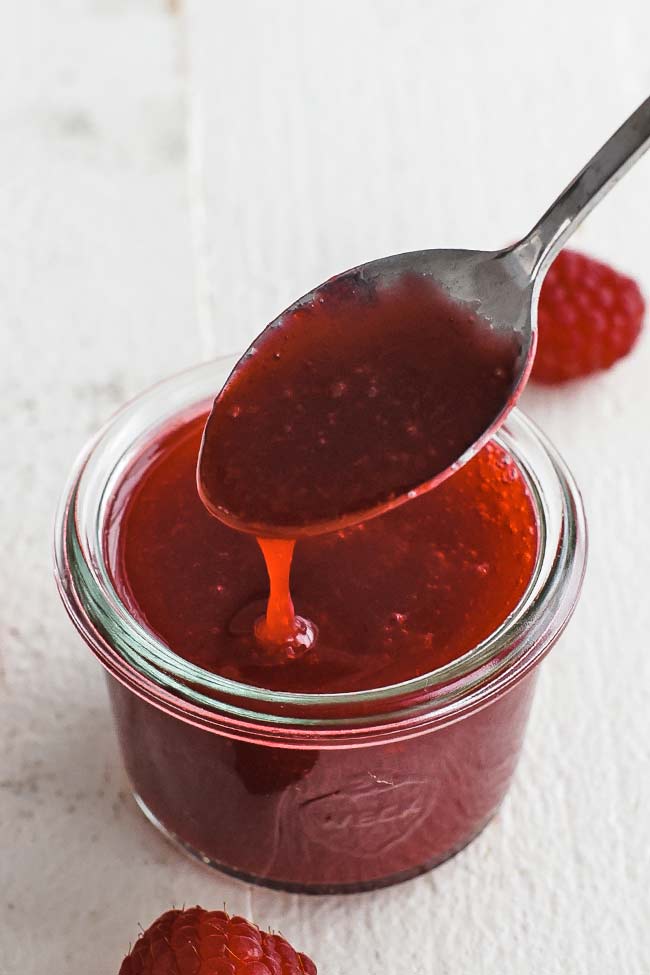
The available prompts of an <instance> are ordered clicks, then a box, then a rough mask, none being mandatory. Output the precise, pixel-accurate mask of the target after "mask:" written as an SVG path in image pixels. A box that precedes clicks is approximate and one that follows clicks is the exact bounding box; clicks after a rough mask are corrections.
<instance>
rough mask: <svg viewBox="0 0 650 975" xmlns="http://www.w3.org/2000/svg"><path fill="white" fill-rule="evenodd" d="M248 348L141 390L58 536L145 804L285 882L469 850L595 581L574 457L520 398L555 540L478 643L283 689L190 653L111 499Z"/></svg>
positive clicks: (78, 612) (99, 440)
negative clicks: (540, 674) (156, 611)
mask: <svg viewBox="0 0 650 975" xmlns="http://www.w3.org/2000/svg"><path fill="white" fill-rule="evenodd" d="M233 364H234V360H231V359H223V360H219V361H216V362H212V363H208V364H206V365H203V366H200V367H198V368H196V369H193V370H190V371H188V372H185V373H182V374H180V375H178V376H174V377H172V378H171V379H169V380H167V381H165V382H163V383H160V384H159V385H157V386H155V387H153V388H152V389H151V390H149V391H148V392H146V393H145V394H143V395H142V396H140V397H139V398H138V399H136V400H134V401H133V402H132V403H130V404H129V405H127V406H126V407H125V408H124V409H123V410H122V411H121V412H120V413H118V414H117V415H116V416H115V417H114V418H113V419H112V420H111V421H110V422H109V423H108V424H107V425H106V426H105V427H104V428H103V429H102V430H101V431H100V433H99V434H98V436H97V437H96V438H95V440H94V441H93V442H92V443H91V444H90V446H89V448H88V449H87V450H86V451H85V453H84V454H83V455H82V457H81V458H80V460H79V461H78V463H77V465H76V467H75V469H74V471H73V473H72V475H71V478H70V481H69V484H68V486H67V488H66V491H65V493H64V497H63V500H62V504H61V507H60V511H59V514H58V518H57V524H56V537H55V558H56V575H57V582H58V585H59V590H60V593H61V596H62V599H63V602H64V604H65V606H66V609H67V611H68V613H69V614H70V617H71V618H72V620H73V622H74V624H75V626H76V627H77V629H78V630H79V632H80V633H81V635H82V637H83V638H84V640H85V641H86V643H87V644H88V646H89V647H90V648H91V649H92V650H93V652H94V653H95V654H96V656H97V657H98V658H99V659H100V661H101V662H102V664H103V665H104V667H105V668H106V671H107V679H108V686H109V692H110V697H111V702H112V707H113V713H114V716H115V722H116V726H117V732H118V736H119V740H120V744H121V749H122V754H123V757H124V762H125V765H126V769H127V772H128V774H129V777H130V780H131V783H132V786H133V791H134V795H135V798H136V800H137V802H138V804H139V806H140V808H141V809H142V810H143V812H144V813H145V815H146V816H147V817H148V818H149V819H150V820H151V822H152V823H154V825H156V826H157V827H158V828H159V829H160V830H161V831H162V832H163V833H165V835H167V836H168V837H169V838H171V839H173V840H174V841H176V842H177V843H178V844H179V845H180V846H182V847H183V848H184V849H185V850H186V851H188V852H190V853H192V854H194V855H195V856H197V857H198V858H199V859H201V860H202V861H204V862H205V863H208V864H210V865H212V866H215V867H217V868H219V869H220V870H223V871H226V872H227V873H231V874H234V875H236V876H238V877H242V878H244V879H247V880H252V881H255V882H257V883H261V884H265V885H267V886H271V887H277V888H281V889H284V890H293V891H303V892H309V893H334V892H346V891H349V892H352V891H361V890H367V889H371V888H374V887H379V886H383V885H386V884H391V883H395V882H397V881H400V880H405V879H407V878H409V877H413V876H415V875H417V874H419V873H421V872H423V871H425V870H428V869H430V868H431V867H434V866H435V865H437V864H439V863H441V862H442V861H444V860H446V859H447V858H448V857H450V856H452V855H453V854H454V853H456V852H457V851H458V850H460V849H461V848H462V847H464V846H465V845H466V844H467V843H468V842H469V841H470V840H471V839H472V838H473V837H474V836H476V835H477V834H478V833H479V832H480V831H481V830H482V829H483V827H484V826H485V825H486V824H487V823H488V821H489V820H490V819H491V817H492V816H493V815H494V813H495V812H496V810H497V808H498V807H499V804H500V803H501V800H502V799H503V797H504V795H505V793H506V791H507V788H508V785H509V783H510V780H511V777H512V774H513V772H514V769H515V766H516V763H517V759H518V757H519V753H520V750H521V744H522V740H523V735H524V731H525V726H526V721H527V718H528V713H529V708H530V703H531V699H532V695H533V690H534V685H535V679H536V674H537V667H538V664H539V663H540V661H541V660H542V658H543V657H544V656H545V655H546V653H547V652H548V651H549V649H550V648H551V647H552V646H553V645H554V644H555V642H556V641H557V639H558V637H559V636H560V634H561V633H562V631H563V629H564V627H565V626H566V624H567V622H568V620H569V618H570V616H571V613H572V612H573V609H574V607H575V605H576V601H577V598H578V595H579V591H580V586H581V582H582V577H583V574H584V568H585V559H586V530H585V522H584V514H583V510H582V505H581V501H580V497H579V494H578V491H577V489H576V487H575V484H574V482H573V480H572V478H571V475H570V474H569V472H568V471H567V469H566V467H565V466H564V464H563V462H562V461H561V459H560V458H559V457H558V455H557V454H556V452H555V451H554V449H553V448H552V447H551V445H550V444H549V443H548V441H547V440H546V439H545V438H544V437H543V436H542V435H541V434H540V433H539V431H538V430H537V429H536V428H535V426H534V425H533V424H532V423H531V422H530V421H529V420H528V419H526V418H525V417H524V415H523V414H521V413H520V412H518V411H513V413H512V414H511V415H510V417H509V418H508V420H507V422H506V424H505V425H504V427H503V428H502V429H501V430H500V431H499V433H498V434H497V436H496V437H495V441H496V442H497V444H499V445H500V446H501V447H502V448H504V449H505V450H506V451H507V452H508V453H509V455H510V456H511V457H512V458H513V459H514V461H515V463H516V465H517V467H518V468H519V470H520V472H521V474H522V475H523V477H524V478H525V481H526V485H527V487H528V490H529V493H530V496H531V499H532V502H533V505H534V509H535V517H536V519H537V531H538V539H539V545H538V553H537V560H536V564H535V567H534V570H533V574H532V578H531V580H530V583H529V585H528V587H527V589H526V592H525V593H524V595H523V597H522V599H521V600H520V602H519V603H518V605H517V606H516V608H515V609H514V611H513V612H511V613H510V614H509V615H508V617H507V618H506V619H505V621H504V622H503V623H502V625H501V626H499V627H498V628H497V629H496V630H495V632H493V633H492V634H491V635H490V636H489V637H488V638H487V639H485V640H483V641H482V642H481V643H480V644H478V645H477V646H475V647H474V648H473V649H471V650H469V651H468V652H467V653H465V654H464V655H462V656H461V657H459V658H458V659H455V660H453V661H452V662H451V663H447V664H445V665H444V666H441V667H439V668H437V669H436V670H433V671H432V672H431V673H428V674H425V675H424V676H419V677H415V678H413V679H411V680H407V681H404V682H402V683H400V684H393V685H391V686H386V687H380V688H377V689H372V690H363V691H353V692H348V693H325V694H317V693H309V694H307V693H288V692H280V691H269V690H265V689H263V688H261V687H256V686H250V685H246V684H242V683H238V682H236V681H233V680H230V679H227V678H225V677H223V676H220V675H218V674H215V673H212V672H210V671H208V670H204V669H202V668H201V667H199V666H197V665H195V664H192V663H190V662H188V661H187V660H185V659H183V657H181V656H179V655H177V654H176V653H174V648H173V647H171V646H167V645H165V643H164V642H163V641H162V640H160V639H159V638H158V637H157V636H156V635H155V634H154V633H153V632H152V631H150V630H149V629H148V628H147V627H146V626H145V625H144V624H143V623H142V622H141V621H140V620H139V619H138V618H137V615H136V614H134V613H133V612H131V611H130V609H129V607H128V606H127V604H126V602H125V601H124V600H123V599H121V598H120V595H119V594H118V592H117V590H116V587H115V585H114V583H113V576H112V572H111V566H110V558H111V553H110V551H107V546H106V544H105V539H106V536H107V530H108V527H109V520H110V518H111V501H112V499H113V497H114V496H115V492H116V490H117V489H118V487H119V485H120V483H121V482H122V481H123V479H124V476H125V474H126V473H127V472H128V471H129V470H130V468H131V467H132V465H133V463H134V461H135V460H136V459H137V458H138V457H139V456H141V455H142V454H143V452H144V451H145V450H146V449H147V448H150V447H151V445H152V444H154V443H155V442H156V441H157V439H158V437H159V436H160V434H161V431H163V430H165V429H167V428H169V424H170V422H174V421H175V420H176V419H178V420H179V422H181V421H184V420H185V419H186V418H191V417H193V416H197V415H198V414H200V413H201V412H202V411H206V410H207V409H208V408H209V406H210V403H211V400H212V398H213V396H214V394H215V392H216V391H217V390H218V389H219V388H220V387H221V385H222V384H223V382H224V381H225V379H226V378H227V376H228V374H229V371H230V369H231V367H232V365H233Z"/></svg>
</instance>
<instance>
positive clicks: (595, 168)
mask: <svg viewBox="0 0 650 975" xmlns="http://www.w3.org/2000/svg"><path fill="white" fill-rule="evenodd" d="M649 146H650V98H646V100H645V101H644V102H643V103H642V104H641V105H639V107H638V108H637V110H636V111H635V112H633V113H632V115H630V117H629V118H628V119H627V121H626V122H623V124H622V125H621V127H620V129H618V130H617V131H616V132H615V133H614V135H613V136H612V137H611V138H610V139H608V140H607V142H606V143H605V145H604V146H603V147H602V148H601V149H599V150H598V152H597V153H596V155H595V156H593V158H592V159H590V160H589V162H588V163H587V165H586V166H585V167H584V169H582V170H581V171H580V172H579V173H578V175H577V176H576V177H575V179H574V180H573V181H572V182H571V183H569V185H568V186H567V188H566V189H565V190H564V191H563V192H562V193H561V194H560V196H558V198H557V200H556V201H555V203H553V204H552V205H551V206H550V207H549V209H548V210H547V211H546V213H545V214H544V216H543V217H542V218H541V220H540V221H539V223H537V224H536V225H535V226H534V227H533V229H532V230H531V231H530V233H529V234H528V235H527V236H526V237H524V238H523V240H521V241H520V242H519V243H518V244H516V245H515V247H514V248H513V251H514V252H515V253H516V254H517V255H518V256H519V258H520V260H521V261H522V263H523V264H524V266H525V267H526V270H527V271H528V273H529V275H530V278H531V279H533V280H534V279H535V278H537V279H538V285H541V282H542V279H543V277H544V274H545V273H546V271H547V270H548V268H549V266H550V264H551V262H552V261H553V258H554V257H555V256H556V255H557V253H558V251H559V250H560V249H561V248H562V247H563V246H564V243H565V241H566V240H567V239H568V238H569V237H570V236H571V234H572V233H573V231H574V230H575V229H576V228H577V227H578V226H579V225H580V223H582V221H583V220H584V218H585V217H586V216H587V214H588V213H589V212H590V211H591V210H593V208H594V207H595V206H596V204H597V203H598V202H599V201H600V200H601V199H602V198H603V196H604V195H605V194H606V193H608V192H609V191H610V190H611V188H612V186H614V184H615V183H617V182H618V180H619V179H620V178H621V176H623V174H624V173H626V172H627V171H628V169H630V167H631V166H633V165H634V163H635V162H636V161H637V159H639V158H640V157H641V156H642V155H643V153H644V152H645V151H646V149H648V147H649Z"/></svg>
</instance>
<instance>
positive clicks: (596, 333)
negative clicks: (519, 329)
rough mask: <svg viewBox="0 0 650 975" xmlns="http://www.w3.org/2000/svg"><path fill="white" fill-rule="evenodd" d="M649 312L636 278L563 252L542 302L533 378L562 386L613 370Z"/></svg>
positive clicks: (546, 283) (547, 281)
mask: <svg viewBox="0 0 650 975" xmlns="http://www.w3.org/2000/svg"><path fill="white" fill-rule="evenodd" d="M644 311H645V304H644V301H643V297H642V295H641V292H640V291H639V288H638V285H637V284H636V282H635V281H633V280H632V279H631V278H626V277H625V276H624V275H622V274H619V273H618V271H615V270H614V269H613V268H611V267H608V266H607V264H601V263H600V262H599V261H594V260H592V258H590V257H585V255H584V254H578V253H577V252H576V251H569V250H564V251H562V252H561V253H560V254H559V255H558V257H557V258H556V259H555V261H554V262H553V264H552V265H551V267H550V268H549V272H548V274H547V275H546V279H545V281H544V283H543V285H542V291H541V294H540V298H539V310H538V316H537V320H538V327H539V336H538V344H537V354H536V356H535V361H534V363H533V371H532V374H531V375H532V377H533V379H537V380H538V381H539V382H542V383H563V382H566V380H568V379H574V378H576V377H577V376H587V375H589V373H592V372H597V371H598V370H599V369H609V367H610V366H611V365H613V363H614V362H616V360H617V359H620V358H621V357H622V356H624V355H627V353H628V352H629V351H630V349H631V348H632V346H633V345H634V343H635V342H636V340H637V338H638V336H639V332H640V331H641V323H642V321H643V314H644Z"/></svg>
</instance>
